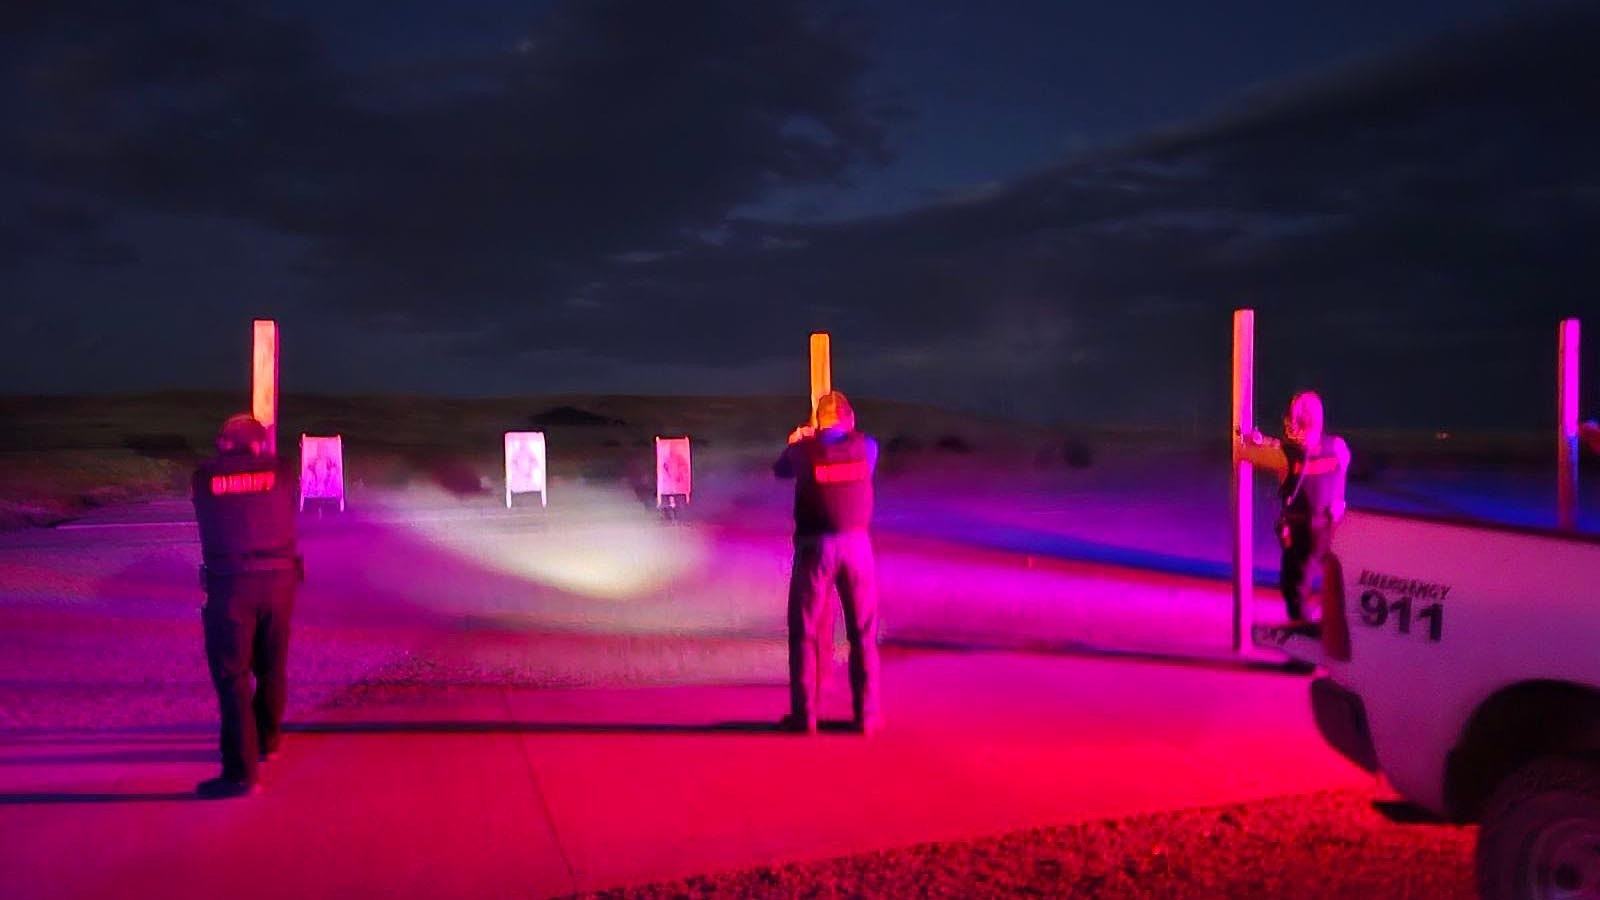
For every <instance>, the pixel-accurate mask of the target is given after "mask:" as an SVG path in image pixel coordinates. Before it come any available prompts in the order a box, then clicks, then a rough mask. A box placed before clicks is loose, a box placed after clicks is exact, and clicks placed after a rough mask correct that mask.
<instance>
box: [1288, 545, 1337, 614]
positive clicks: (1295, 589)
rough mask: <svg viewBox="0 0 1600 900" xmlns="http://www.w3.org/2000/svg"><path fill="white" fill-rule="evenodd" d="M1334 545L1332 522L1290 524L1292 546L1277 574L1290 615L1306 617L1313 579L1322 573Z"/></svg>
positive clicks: (1289, 547)
mask: <svg viewBox="0 0 1600 900" xmlns="http://www.w3.org/2000/svg"><path fill="white" fill-rule="evenodd" d="M1332 545H1333V523H1332V522H1318V523H1315V524H1313V523H1310V522H1292V523H1290V526H1289V546H1287V547H1285V548H1283V560H1282V562H1281V563H1280V565H1279V575H1278V587H1279V590H1281V591H1282V592H1283V603H1284V606H1285V609H1286V611H1287V612H1288V614H1289V618H1291V619H1303V618H1305V615H1306V601H1308V600H1309V599H1311V585H1312V582H1313V580H1314V579H1315V577H1316V576H1317V575H1319V574H1322V572H1323V568H1324V561H1325V560H1326V558H1327V556H1328V550H1329V548H1330V547H1332Z"/></svg>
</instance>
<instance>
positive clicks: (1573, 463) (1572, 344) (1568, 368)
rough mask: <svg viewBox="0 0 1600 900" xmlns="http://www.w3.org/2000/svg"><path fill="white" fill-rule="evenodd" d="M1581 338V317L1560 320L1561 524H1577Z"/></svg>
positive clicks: (1558, 435)
mask: <svg viewBox="0 0 1600 900" xmlns="http://www.w3.org/2000/svg"><path fill="white" fill-rule="evenodd" d="M1578 338H1579V325H1578V320H1577V319H1563V320H1561V325H1560V328H1559V329H1558V331H1557V337H1556V479H1557V482H1556V518H1557V520H1558V521H1559V522H1560V525H1561V527H1562V528H1576V527H1577V525H1578Z"/></svg>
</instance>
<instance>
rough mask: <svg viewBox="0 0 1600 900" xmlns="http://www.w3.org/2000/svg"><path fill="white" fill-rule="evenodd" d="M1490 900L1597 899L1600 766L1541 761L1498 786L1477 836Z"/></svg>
mask: <svg viewBox="0 0 1600 900" xmlns="http://www.w3.org/2000/svg"><path fill="white" fill-rule="evenodd" d="M1477 870H1478V893H1479V895H1480V896H1482V897H1484V898H1487V900H1535V898H1537V900H1554V898H1580V897H1600V764H1596V763H1593V762H1585V761H1583V760H1579V759H1569V758H1565V757H1545V758H1543V759H1537V760H1534V761H1533V762H1531V763H1529V764H1528V765H1526V766H1523V767H1522V768H1521V769H1518V770H1517V771H1516V772H1514V773H1512V775H1511V776H1510V777H1508V778H1506V779H1505V781H1503V782H1502V783H1501V784H1500V786H1499V787H1497V788H1495V791H1494V794H1493V795H1492V796H1491V797H1490V798H1489V804H1488V807H1487V808H1486V811H1485V813H1484V817H1483V827H1482V828H1481V829H1480V830H1479V832H1478V850H1477Z"/></svg>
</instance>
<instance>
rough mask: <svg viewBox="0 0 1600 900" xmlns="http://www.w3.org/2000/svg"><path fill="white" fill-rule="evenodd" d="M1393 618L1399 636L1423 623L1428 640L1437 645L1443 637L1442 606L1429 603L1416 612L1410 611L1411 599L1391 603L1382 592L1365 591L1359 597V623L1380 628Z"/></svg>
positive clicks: (1408, 632)
mask: <svg viewBox="0 0 1600 900" xmlns="http://www.w3.org/2000/svg"><path fill="white" fill-rule="evenodd" d="M1391 617H1393V619H1394V621H1395V627H1396V628H1397V629H1399V631H1400V633H1401V634H1410V633H1411V627H1412V625H1413V624H1416V625H1418V626H1420V625H1421V624H1422V623H1423V622H1426V623H1427V625H1428V632H1427V633H1428V640H1430V641H1433V642H1435V643H1437V642H1438V641H1439V639H1440V638H1441V637H1442V636H1443V635H1444V604H1442V603H1430V604H1428V605H1427V606H1424V607H1422V608H1421V609H1420V610H1416V611H1415V613H1413V611H1412V609H1411V598H1410V597H1401V598H1400V599H1399V600H1396V601H1394V602H1393V603H1391V602H1389V598H1388V597H1387V596H1385V595H1384V593H1383V592H1382V591H1375V590H1373V591H1367V592H1365V593H1363V594H1362V595H1361V621H1362V622H1363V623H1365V624H1366V625H1369V626H1371V627H1373V628H1382V627H1384V626H1385V625H1387V624H1388V623H1389V619H1390V618H1391Z"/></svg>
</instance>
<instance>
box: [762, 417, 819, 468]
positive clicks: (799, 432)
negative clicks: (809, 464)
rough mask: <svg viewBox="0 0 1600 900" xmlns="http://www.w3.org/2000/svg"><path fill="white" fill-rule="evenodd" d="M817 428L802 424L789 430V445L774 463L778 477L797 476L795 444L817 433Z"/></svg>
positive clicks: (773, 466)
mask: <svg viewBox="0 0 1600 900" xmlns="http://www.w3.org/2000/svg"><path fill="white" fill-rule="evenodd" d="M816 433H817V430H816V429H815V428H812V427H811V426H810V425H801V426H800V427H799V428H796V429H795V430H794V431H791V432H789V446H787V447H785V448H783V453H782V454H780V455H779V456H778V461H777V462H775V463H773V464H772V474H773V475H775V476H777V477H778V478H793V477H795V474H794V473H795V462H794V445H795V444H798V443H799V442H801V441H803V440H805V439H806V438H808V437H811V436H812V435H814V434H816Z"/></svg>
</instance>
